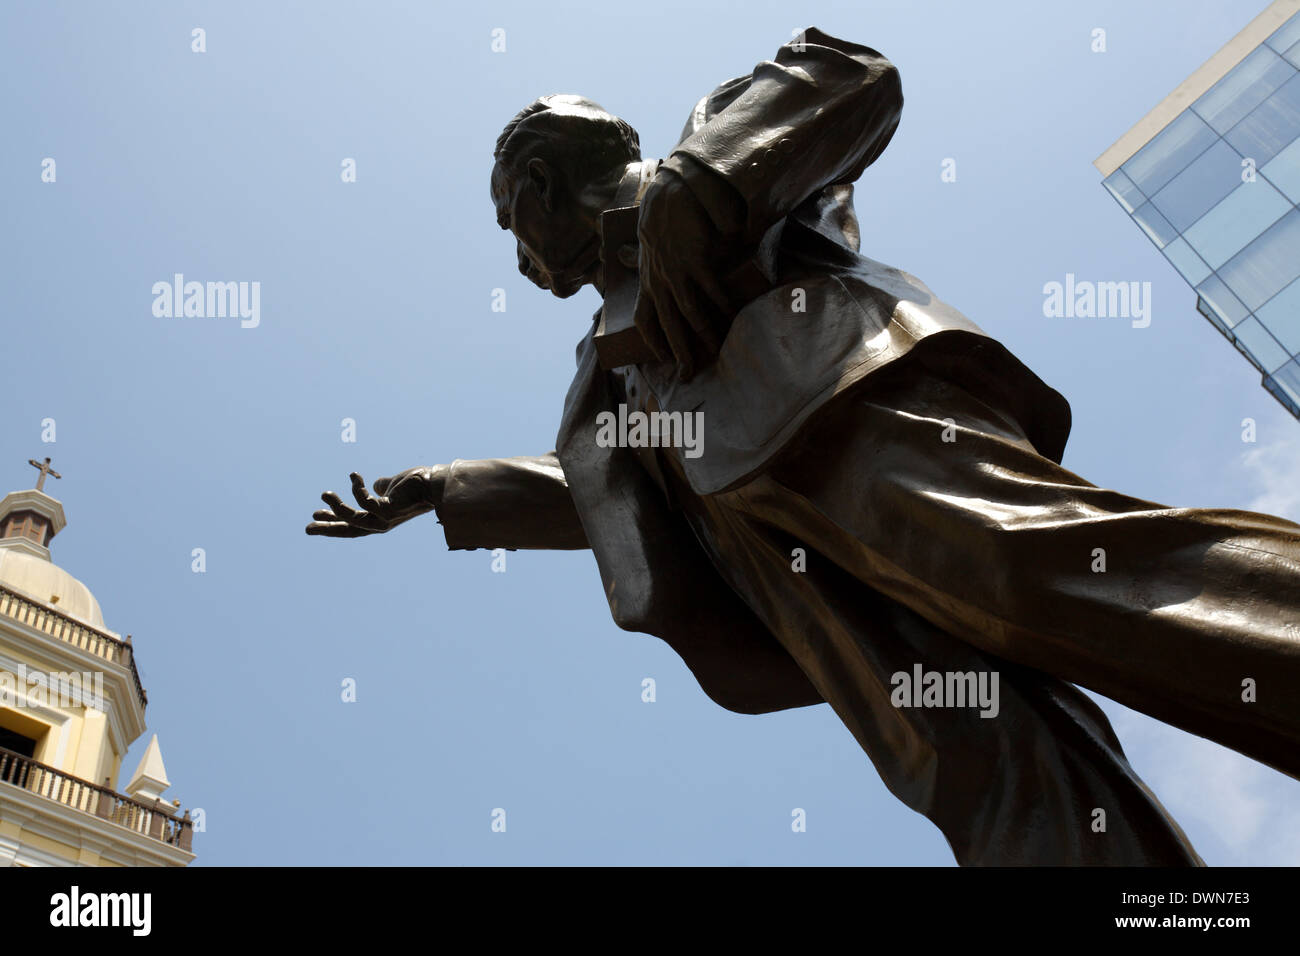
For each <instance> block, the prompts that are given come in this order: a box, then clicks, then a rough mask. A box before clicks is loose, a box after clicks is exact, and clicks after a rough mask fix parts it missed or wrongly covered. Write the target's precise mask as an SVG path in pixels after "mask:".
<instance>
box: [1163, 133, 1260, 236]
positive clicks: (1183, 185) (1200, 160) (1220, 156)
mask: <svg viewBox="0 0 1300 956" xmlns="http://www.w3.org/2000/svg"><path fill="white" fill-rule="evenodd" d="M1240 182H1241V157H1240V156H1238V155H1237V151H1236V150H1234V149H1233V148H1232V147H1231V146H1229V145H1228V144H1227V143H1225V142H1224V141H1223V140H1219V141H1217V142H1216V143H1215V144H1214V145H1213V146H1211V147H1210V148H1209V149H1207V150H1206V151H1205V152H1203V153H1202V154H1201V155H1200V156H1198V157H1197V158H1196V160H1195V162H1193V163H1192V164H1191V165H1190V166H1188V167H1187V168H1186V169H1184V170H1183V171H1182V172H1181V173H1179V174H1178V175H1177V176H1175V177H1174V178H1173V179H1172V180H1170V182H1169V185H1168V186H1166V187H1165V188H1164V189H1162V190H1160V191H1159V192H1158V193H1156V194H1155V195H1154V196H1152V197H1151V201H1152V202H1153V203H1155V207H1156V208H1157V209H1159V210H1160V211H1161V212H1162V213H1164V214H1165V218H1166V219H1168V220H1169V221H1170V222H1171V223H1172V224H1173V226H1174V228H1175V229H1177V230H1178V231H1179V232H1182V231H1183V230H1184V229H1186V228H1187V227H1188V226H1190V225H1191V224H1192V223H1194V222H1196V220H1198V219H1200V218H1201V216H1203V215H1205V213H1206V212H1208V211H1209V209H1210V207H1211V206H1213V205H1214V204H1215V203H1217V202H1218V201H1219V200H1220V199H1222V198H1223V197H1224V196H1226V195H1228V193H1230V192H1232V191H1233V190H1234V189H1236V188H1237V185H1238V184H1239V183H1240Z"/></svg>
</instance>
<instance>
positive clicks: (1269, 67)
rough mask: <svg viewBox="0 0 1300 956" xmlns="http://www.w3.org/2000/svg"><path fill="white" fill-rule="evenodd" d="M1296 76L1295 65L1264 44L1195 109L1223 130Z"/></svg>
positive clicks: (1217, 129) (1213, 89) (1237, 66)
mask: <svg viewBox="0 0 1300 956" xmlns="http://www.w3.org/2000/svg"><path fill="white" fill-rule="evenodd" d="M1293 76H1295V67H1294V66H1292V65H1291V64H1290V63H1288V62H1287V61H1286V60H1284V59H1282V58H1281V57H1280V56H1278V55H1277V54H1276V53H1274V52H1273V51H1272V50H1270V49H1269V48H1268V47H1266V46H1261V47H1259V48H1257V49H1256V50H1255V51H1254V52H1252V53H1251V54H1250V55H1248V56H1247V57H1246V58H1245V59H1244V60H1242V61H1241V62H1240V63H1238V64H1237V65H1236V66H1234V67H1233V68H1232V70H1231V72H1229V73H1228V75H1227V76H1225V77H1224V78H1223V79H1221V80H1219V82H1218V83H1215V84H1214V85H1213V86H1212V87H1210V88H1209V89H1208V90H1207V91H1206V92H1205V94H1204V95H1203V96H1201V98H1200V99H1199V100H1197V101H1196V102H1195V103H1193V104H1192V109H1193V110H1195V111H1196V112H1197V113H1198V114H1200V116H1201V117H1203V118H1204V119H1205V122H1207V123H1209V124H1210V126H1211V127H1212V128H1213V129H1214V131H1215V132H1216V133H1219V134H1223V133H1226V132H1227V131H1228V130H1230V129H1231V128H1232V127H1233V126H1235V125H1236V124H1237V123H1238V121H1240V120H1241V119H1242V117H1244V116H1245V115H1246V114H1247V113H1249V112H1250V111H1251V110H1253V109H1254V108H1255V107H1256V106H1258V105H1259V104H1260V103H1262V102H1264V100H1266V99H1268V97H1269V95H1270V94H1271V93H1272V92H1273V91H1274V90H1276V89H1277V88H1278V87H1279V86H1281V85H1282V84H1283V83H1285V82H1286V81H1287V80H1289V79H1291V77H1293Z"/></svg>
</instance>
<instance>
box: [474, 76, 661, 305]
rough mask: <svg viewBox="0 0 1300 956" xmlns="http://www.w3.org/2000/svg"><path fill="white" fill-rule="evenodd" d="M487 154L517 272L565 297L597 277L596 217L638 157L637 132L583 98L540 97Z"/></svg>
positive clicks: (499, 217)
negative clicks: (490, 157) (513, 245)
mask: <svg viewBox="0 0 1300 956" xmlns="http://www.w3.org/2000/svg"><path fill="white" fill-rule="evenodd" d="M493 155H494V158H495V159H496V164H495V165H494V166H493V167H492V202H493V203H494V204H495V206H496V211H497V222H498V223H500V225H501V228H502V229H508V230H510V231H511V232H513V233H514V235H515V239H516V240H517V251H518V257H519V271H520V272H522V273H523V274H524V275H525V276H527V277H528V278H529V279H530V280H532V281H533V282H534V283H535V284H537V285H538V286H540V287H541V288H543V289H550V290H551V292H552V293H553V294H554V295H556V296H558V297H560V298H561V299H565V298H568V297H569V296H571V295H573V294H574V293H575V292H577V291H578V290H579V289H580V288H582V287H583V286H584V285H586V284H587V283H589V282H592V281H593V280H594V279H595V277H596V275H597V272H598V269H599V265H600V231H599V222H600V214H601V213H602V212H604V211H605V209H607V208H608V207H609V206H610V205H611V204H612V200H613V197H614V193H615V190H616V188H617V186H618V183H619V181H620V180H621V179H622V177H623V174H624V172H625V171H626V169H627V167H628V165H629V164H630V163H635V162H638V161H639V160H640V159H641V144H640V141H639V139H638V138H637V134H636V130H634V129H633V128H632V127H631V126H629V125H628V124H627V123H625V122H623V121H622V120H621V119H619V118H618V117H617V116H614V115H612V114H611V113H608V112H606V111H605V110H604V109H603V108H601V107H600V106H599V105H598V104H596V103H593V102H592V101H591V100H588V99H585V98H583V97H581V96H571V95H564V94H556V95H553V96H543V97H541V98H540V99H537V100H534V101H533V102H532V103H531V104H530V105H528V106H527V107H525V108H524V109H523V110H521V111H520V112H519V113H518V115H516V116H515V118H514V119H512V120H511V121H510V122H509V123H508V124H507V125H506V128H505V129H504V130H503V131H502V133H501V136H500V137H499V138H498V139H497V145H496V151H495V152H494V154H493Z"/></svg>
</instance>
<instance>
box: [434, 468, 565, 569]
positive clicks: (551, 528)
mask: <svg viewBox="0 0 1300 956" xmlns="http://www.w3.org/2000/svg"><path fill="white" fill-rule="evenodd" d="M437 512H438V521H439V523H440V524H441V525H442V528H443V533H444V534H445V535H446V538H447V547H448V548H450V549H451V550H453V551H456V550H472V549H474V548H506V549H508V550H512V551H513V550H516V549H520V548H525V549H547V550H554V551H571V550H580V549H583V548H587V547H590V545H588V544H587V535H586V533H585V532H584V531H583V529H582V522H581V521H580V520H579V518H578V512H577V509H575V508H574V505H573V498H572V497H571V496H570V495H569V483H568V481H567V480H565V477H564V471H563V470H562V469H561V468H560V463H559V460H558V459H557V458H556V457H555V452H551V453H549V454H546V455H541V456H538V457H521V458H484V459H478V460H474V461H466V460H463V459H457V460H456V461H454V462H452V463H451V470H450V473H449V474H448V476H447V485H446V488H445V489H444V491H443V496H442V502H441V503H440V504H439V505H438V508H437Z"/></svg>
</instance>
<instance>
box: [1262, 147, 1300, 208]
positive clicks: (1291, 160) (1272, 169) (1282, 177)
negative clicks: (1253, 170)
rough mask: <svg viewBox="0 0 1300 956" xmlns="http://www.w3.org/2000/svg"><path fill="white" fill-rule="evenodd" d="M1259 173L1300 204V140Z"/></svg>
mask: <svg viewBox="0 0 1300 956" xmlns="http://www.w3.org/2000/svg"><path fill="white" fill-rule="evenodd" d="M1259 171H1260V172H1262V173H1263V174H1264V175H1265V176H1266V177H1268V180H1269V182H1271V183H1272V184H1273V185H1274V186H1276V187H1277V188H1278V189H1280V190H1282V192H1283V193H1285V194H1286V197H1287V198H1288V199H1290V200H1291V201H1292V202H1294V203H1300V140H1296V142H1294V143H1292V144H1291V145H1290V146H1288V147H1287V148H1286V149H1284V150H1282V152H1280V153H1278V154H1277V155H1276V156H1274V157H1273V158H1272V160H1270V161H1269V162H1268V163H1267V164H1266V165H1264V166H1261V167H1260V168H1259Z"/></svg>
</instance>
